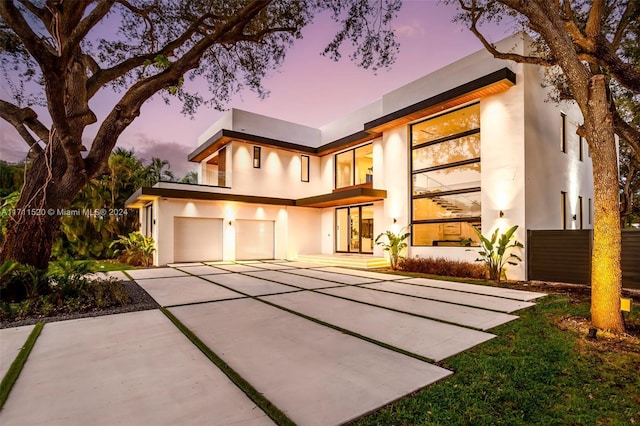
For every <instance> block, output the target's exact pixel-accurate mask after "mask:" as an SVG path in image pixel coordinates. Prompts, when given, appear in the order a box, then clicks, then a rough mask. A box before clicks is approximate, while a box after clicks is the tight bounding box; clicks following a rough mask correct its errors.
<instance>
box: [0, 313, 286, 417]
mask: <svg viewBox="0 0 640 426" xmlns="http://www.w3.org/2000/svg"><path fill="white" fill-rule="evenodd" d="M34 401H37V405H34ZM0 423H1V424H2V425H3V426H12V425H30V426H37V425H43V426H44V425H46V426H49V425H118V424H119V425H159V424H166V425H211V424H213V423H215V424H216V425H239V424H242V425H245V424H246V425H252V426H254V425H268V424H273V423H272V422H271V420H270V419H269V418H268V417H266V415H265V414H264V412H262V410H260V409H259V408H258V407H256V406H255V404H254V403H253V402H252V401H251V400H249V398H248V397H247V396H246V395H245V394H244V393H243V392H242V391H241V390H239V389H238V388H237V387H236V386H235V385H234V384H233V383H232V382H231V381H230V380H229V379H228V378H227V377H226V376H225V375H224V374H223V373H222V372H221V371H220V370H218V369H217V367H216V366H215V365H214V364H212V363H211V361H209V359H207V358H206V357H205V356H204V355H203V354H202V353H201V352H200V351H199V350H198V349H197V348H196V347H195V346H194V345H193V344H192V343H191V342H190V341H189V340H188V339H187V338H186V337H185V336H184V335H183V334H182V333H181V332H180V331H178V329H177V328H176V327H175V326H174V325H173V324H172V323H171V322H170V321H169V320H168V319H167V318H166V317H165V316H164V315H163V314H162V313H160V311H158V310H153V311H143V312H132V313H128V314H121V315H110V316H105V317H99V318H85V319H80V320H72V321H61V322H56V323H50V324H47V325H46V326H45V327H44V329H43V331H42V334H41V335H40V337H39V338H38V341H37V342H36V345H35V346H34V348H33V351H32V352H31V355H30V356H29V360H28V362H27V363H26V365H25V368H24V369H23V370H22V373H21V375H20V378H19V379H18V381H17V382H16V384H15V386H14V388H13V390H12V391H11V394H10V395H9V398H8V400H7V402H6V404H5V406H4V408H3V409H2V411H1V412H0Z"/></svg>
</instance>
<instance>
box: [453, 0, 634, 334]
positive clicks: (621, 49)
mask: <svg viewBox="0 0 640 426" xmlns="http://www.w3.org/2000/svg"><path fill="white" fill-rule="evenodd" d="M449 2H451V3H456V4H457V5H458V6H459V9H460V11H461V12H460V15H459V16H458V19H459V20H460V21H462V22H464V23H466V24H468V26H469V29H470V30H471V31H472V32H473V33H474V34H475V35H476V37H477V38H478V39H479V40H480V41H481V42H482V44H483V45H484V47H485V48H486V49H487V50H488V51H489V52H491V53H492V54H493V56H494V57H496V58H499V59H506V60H512V61H515V62H518V63H523V64H535V65H540V66H543V67H547V69H548V73H547V75H548V78H549V83H550V84H552V85H553V87H554V88H555V97H556V99H572V100H574V101H575V102H576V104H577V105H578V107H579V108H580V111H581V112H582V116H583V120H584V122H583V124H582V125H581V126H579V128H578V134H580V135H582V136H584V137H585V138H586V140H587V143H588V144H589V149H590V152H591V154H592V159H593V162H592V163H593V177H594V244H593V261H592V271H591V277H592V278H591V287H592V299H591V319H592V322H593V324H594V325H595V326H596V327H599V328H602V329H609V330H613V331H616V332H619V331H623V330H624V324H623V321H622V315H621V313H620V295H621V280H622V274H621V268H620V242H621V235H620V205H619V204H620V203H619V179H618V151H617V144H616V137H615V135H616V134H617V135H619V136H620V137H621V138H623V139H625V141H626V143H627V144H628V146H629V147H630V149H631V150H633V152H634V155H635V156H636V157H640V131H639V128H638V127H637V126H634V124H633V123H632V122H631V121H629V119H628V117H627V119H625V117H624V116H623V114H621V113H620V111H619V110H618V105H617V104H616V102H614V101H613V96H612V95H611V93H612V90H615V89H617V90H619V91H620V92H622V93H626V94H627V95H628V96H631V97H632V98H637V96H638V94H639V93H640V66H639V65H638V35H639V34H640V23H639V22H638V13H639V11H640V6H639V5H640V3H639V2H638V1H637V0H626V1H619V0H593V1H589V0H578V1H569V0H529V1H520V0H449ZM505 18H510V19H513V20H514V21H515V22H517V23H518V25H519V26H520V27H521V28H522V29H523V31H524V32H526V33H527V34H528V40H531V42H530V43H527V44H528V46H527V47H528V49H527V50H526V51H525V52H524V54H519V53H515V52H511V51H509V52H505V51H499V50H498V49H497V48H496V47H495V45H493V44H492V43H490V42H489V41H488V40H487V39H486V37H485V36H484V35H483V34H482V29H481V26H482V24H484V23H486V22H492V21H493V22H495V21H500V20H503V19H505ZM525 42H526V41H525Z"/></svg>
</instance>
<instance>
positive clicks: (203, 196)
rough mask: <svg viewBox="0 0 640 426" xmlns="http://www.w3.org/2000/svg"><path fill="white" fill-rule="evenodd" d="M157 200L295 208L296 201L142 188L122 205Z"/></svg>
mask: <svg viewBox="0 0 640 426" xmlns="http://www.w3.org/2000/svg"><path fill="white" fill-rule="evenodd" d="M158 198H178V199H191V200H204V201H237V202H240V203H253V204H271V205H278V206H295V205H296V201H295V200H292V199H289V198H274V197H257V196H254V195H236V194H227V193H220V192H204V191H189V190H185V189H170V188H152V187H148V186H145V187H142V188H140V189H138V190H137V191H136V192H134V193H133V195H132V196H131V197H129V198H128V199H127V201H126V202H125V203H124V205H125V207H127V208H139V207H142V206H144V205H145V204H146V203H148V202H149V201H152V200H155V199H158Z"/></svg>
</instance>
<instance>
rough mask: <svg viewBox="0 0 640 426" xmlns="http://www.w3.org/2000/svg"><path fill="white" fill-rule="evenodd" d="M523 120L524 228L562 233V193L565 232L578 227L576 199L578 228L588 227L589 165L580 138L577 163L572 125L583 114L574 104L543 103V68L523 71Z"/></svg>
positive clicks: (577, 121) (589, 223) (580, 119)
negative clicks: (563, 143)
mask: <svg viewBox="0 0 640 426" xmlns="http://www.w3.org/2000/svg"><path fill="white" fill-rule="evenodd" d="M525 74H526V75H527V84H526V86H525V91H526V96H527V102H526V118H525V134H526V140H527V146H526V153H525V158H526V180H527V188H526V204H527V222H526V227H527V229H562V215H561V196H560V192H561V191H564V192H566V193H567V229H579V227H580V224H579V220H580V219H579V217H578V218H577V220H573V219H572V215H574V214H575V215H578V216H579V211H578V196H582V198H583V213H584V221H583V228H584V229H589V228H593V220H592V219H590V218H589V207H588V204H589V199H591V200H593V177H592V173H593V165H592V161H591V157H589V155H588V148H587V142H586V140H583V161H580V159H579V149H580V148H579V137H578V135H577V134H576V129H577V127H578V126H579V125H580V124H581V123H582V115H581V114H580V111H579V109H578V108H577V106H576V105H575V104H573V103H567V102H564V103H562V104H561V105H557V104H555V103H553V102H550V101H549V100H548V97H547V94H548V90H547V89H545V88H542V87H541V86H540V84H541V81H542V70H539V69H536V68H535V67H532V66H526V67H525ZM561 112H564V113H565V114H566V115H567V128H566V136H567V140H566V151H567V152H566V153H563V152H562V151H561V149H560V140H561V127H562V126H561V123H562V121H561Z"/></svg>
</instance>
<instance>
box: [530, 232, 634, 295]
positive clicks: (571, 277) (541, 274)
mask: <svg viewBox="0 0 640 426" xmlns="http://www.w3.org/2000/svg"><path fill="white" fill-rule="evenodd" d="M592 247H593V231H591V230H567V231H564V230H529V231H527V260H528V261H527V265H528V271H527V272H528V277H529V279H530V280H541V281H555V282H564V283H574V284H590V283H591V249H592ZM622 286H623V287H625V288H638V289H640V230H638V229H625V230H623V231H622Z"/></svg>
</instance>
